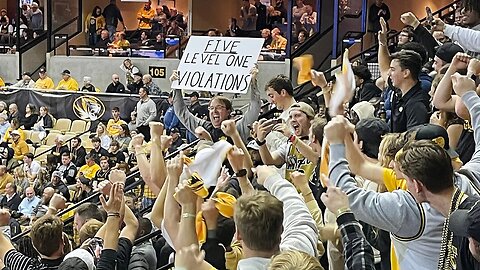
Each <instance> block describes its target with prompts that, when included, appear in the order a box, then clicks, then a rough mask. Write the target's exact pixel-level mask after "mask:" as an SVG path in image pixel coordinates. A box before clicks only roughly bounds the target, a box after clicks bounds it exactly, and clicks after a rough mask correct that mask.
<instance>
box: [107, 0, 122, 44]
mask: <svg viewBox="0 0 480 270" xmlns="http://www.w3.org/2000/svg"><path fill="white" fill-rule="evenodd" d="M116 2H117V1H116V0H110V4H109V5H108V6H106V7H105V9H104V10H103V17H105V23H106V25H107V30H108V33H109V34H110V40H112V41H113V35H114V34H115V32H116V31H117V26H118V21H120V22H121V23H122V25H123V29H127V28H126V27H125V23H124V22H123V17H122V13H121V12H120V9H119V8H118V7H117V4H116Z"/></svg>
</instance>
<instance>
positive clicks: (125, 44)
mask: <svg viewBox="0 0 480 270" xmlns="http://www.w3.org/2000/svg"><path fill="white" fill-rule="evenodd" d="M111 46H112V48H114V49H124V50H125V49H128V48H130V42H129V41H128V40H127V34H125V32H123V31H122V32H117V33H115V37H114V39H113V42H112V43H111Z"/></svg>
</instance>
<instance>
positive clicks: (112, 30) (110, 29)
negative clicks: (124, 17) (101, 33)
mask: <svg viewBox="0 0 480 270" xmlns="http://www.w3.org/2000/svg"><path fill="white" fill-rule="evenodd" d="M107 30H108V35H109V37H110V41H113V35H114V34H115V32H117V27H116V26H113V25H107Z"/></svg>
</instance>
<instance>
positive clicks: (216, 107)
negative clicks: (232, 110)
mask: <svg viewBox="0 0 480 270" xmlns="http://www.w3.org/2000/svg"><path fill="white" fill-rule="evenodd" d="M226 108H227V107H225V106H223V105H218V106H215V107H213V106H209V107H208V110H209V111H220V110H222V109H226Z"/></svg>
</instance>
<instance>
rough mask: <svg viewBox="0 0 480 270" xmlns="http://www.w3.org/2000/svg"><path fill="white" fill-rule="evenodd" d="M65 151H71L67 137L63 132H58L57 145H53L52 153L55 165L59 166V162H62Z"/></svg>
mask: <svg viewBox="0 0 480 270" xmlns="http://www.w3.org/2000/svg"><path fill="white" fill-rule="evenodd" d="M64 153H69V150H68V146H67V145H66V144H65V137H64V136H63V135H61V134H58V135H57V137H56V138H55V145H54V146H53V147H52V151H51V154H52V155H53V156H54V160H55V166H54V168H57V166H58V164H60V163H62V155H63V154H64Z"/></svg>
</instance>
